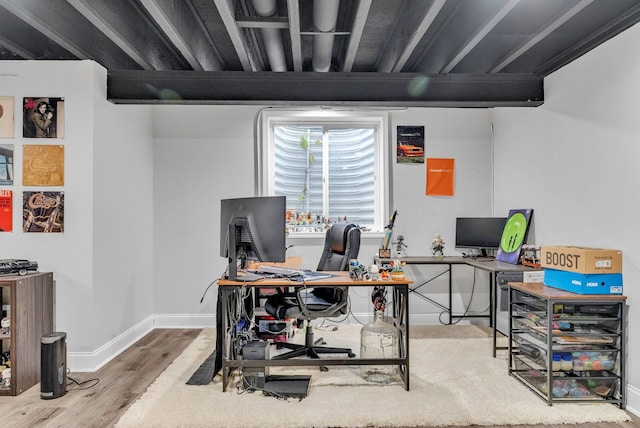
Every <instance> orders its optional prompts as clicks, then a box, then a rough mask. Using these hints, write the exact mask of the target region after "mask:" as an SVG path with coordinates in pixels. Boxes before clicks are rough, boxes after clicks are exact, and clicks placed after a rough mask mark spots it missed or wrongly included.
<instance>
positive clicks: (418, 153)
mask: <svg viewBox="0 0 640 428" xmlns="http://www.w3.org/2000/svg"><path fill="white" fill-rule="evenodd" d="M397 132H398V134H397V138H396V141H397V143H396V153H397V157H396V161H397V162H398V163H424V126H398V128H397Z"/></svg>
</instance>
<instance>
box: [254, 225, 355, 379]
mask: <svg viewBox="0 0 640 428" xmlns="http://www.w3.org/2000/svg"><path fill="white" fill-rule="evenodd" d="M359 251H360V228H358V226H356V225H353V224H334V225H332V226H331V227H329V229H328V230H327V234H326V237H325V244H324V249H323V252H322V256H321V258H320V262H319V264H318V268H317V269H316V270H319V271H323V270H324V271H338V270H341V271H345V270H348V268H349V260H350V259H355V258H357V257H358V252H359ZM308 285H309V284H307V286H306V287H298V289H297V290H296V292H295V294H293V293H292V294H289V295H287V294H284V293H281V294H276V295H274V296H272V297H269V298H268V299H267V301H266V303H265V310H266V311H267V313H269V314H270V315H271V316H273V317H275V318H277V319H285V318H298V319H303V320H304V322H305V324H306V333H305V343H304V345H298V344H295V343H288V342H281V343H278V347H281V348H287V349H290V351H289V352H286V353H284V354H281V355H276V356H274V357H273V359H274V360H283V359H289V358H295V357H301V356H307V357H310V358H320V357H319V354H347V355H348V356H349V357H355V354H354V353H353V351H352V350H351V349H350V348H333V347H328V346H320V345H319V344H321V343H324V341H323V340H322V339H321V338H320V339H318V340H315V341H314V337H313V328H312V326H311V323H310V321H311V320H313V319H316V318H325V317H333V316H338V315H341V314H346V313H347V310H348V308H347V303H348V300H347V299H348V291H349V287H309V286H308ZM323 370H326V368H323Z"/></svg>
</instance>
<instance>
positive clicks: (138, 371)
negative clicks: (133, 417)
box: [0, 329, 201, 428]
mask: <svg viewBox="0 0 640 428" xmlns="http://www.w3.org/2000/svg"><path fill="white" fill-rule="evenodd" d="M200 331H201V330H197V329H189V330H176V329H156V330H153V331H152V332H151V333H149V334H148V335H146V336H145V337H143V338H142V339H141V340H139V341H138V342H137V343H136V344H135V345H133V346H131V347H130V348H129V349H127V350H126V351H125V352H123V353H122V354H120V355H119V356H118V357H117V358H116V359H114V360H112V361H110V362H109V363H108V364H106V365H105V366H104V367H102V368H101V369H100V370H98V371H97V372H95V373H70V374H69V378H72V379H74V380H76V381H78V382H80V383H82V382H85V381H87V383H86V384H83V385H81V386H78V385H75V384H74V383H73V382H68V384H67V389H68V391H69V392H67V394H65V395H64V396H62V397H59V398H56V399H53V400H42V399H41V398H40V384H38V385H35V386H34V387H33V388H30V389H29V390H28V391H25V392H23V393H22V394H20V395H18V396H17V397H0V427H3V428H5V427H7V428H8V427H12V428H13V427H16V428H18V427H20V428H32V427H61V428H62V427H67V428H70V427H78V428H80V427H83V428H87V427H112V426H113V425H115V423H116V421H117V420H118V419H120V417H121V416H122V415H123V414H124V412H125V411H126V410H127V408H128V407H129V406H130V405H131V404H132V403H133V402H134V401H136V400H137V399H138V398H139V397H140V396H141V395H142V394H143V393H144V392H145V390H146V389H147V387H148V386H149V385H150V384H151V383H152V382H153V381H154V379H156V378H157V377H158V376H159V375H160V374H161V373H162V372H163V371H164V369H165V368H167V366H168V365H169V364H170V363H171V362H172V361H173V360H174V359H175V358H176V357H177V356H178V355H180V354H181V353H182V351H183V350H184V349H185V348H186V347H187V346H188V345H189V344H190V343H191V342H192V341H193V339H195V338H196V337H197V336H198V334H200ZM93 379H97V380H99V382H98V384H97V385H95V386H93V387H91V385H94V384H95V383H96V382H95V381H92V380H93ZM80 388H87V389H80Z"/></svg>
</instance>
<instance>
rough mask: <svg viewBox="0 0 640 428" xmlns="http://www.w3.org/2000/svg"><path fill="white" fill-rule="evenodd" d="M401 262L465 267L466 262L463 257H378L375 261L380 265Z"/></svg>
mask: <svg viewBox="0 0 640 428" xmlns="http://www.w3.org/2000/svg"><path fill="white" fill-rule="evenodd" d="M396 259H397V260H400V261H401V262H405V263H406V264H408V265H448V264H452V265H463V264H466V263H467V262H466V260H467V259H465V258H464V257H461V256H444V257H438V256H404V257H382V258H380V257H376V258H375V260H376V261H377V262H380V263H389V262H391V261H393V260H396Z"/></svg>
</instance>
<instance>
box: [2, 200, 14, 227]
mask: <svg viewBox="0 0 640 428" xmlns="http://www.w3.org/2000/svg"><path fill="white" fill-rule="evenodd" d="M12 214H13V191H12V190H0V232H11V231H12V230H13V221H12Z"/></svg>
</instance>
